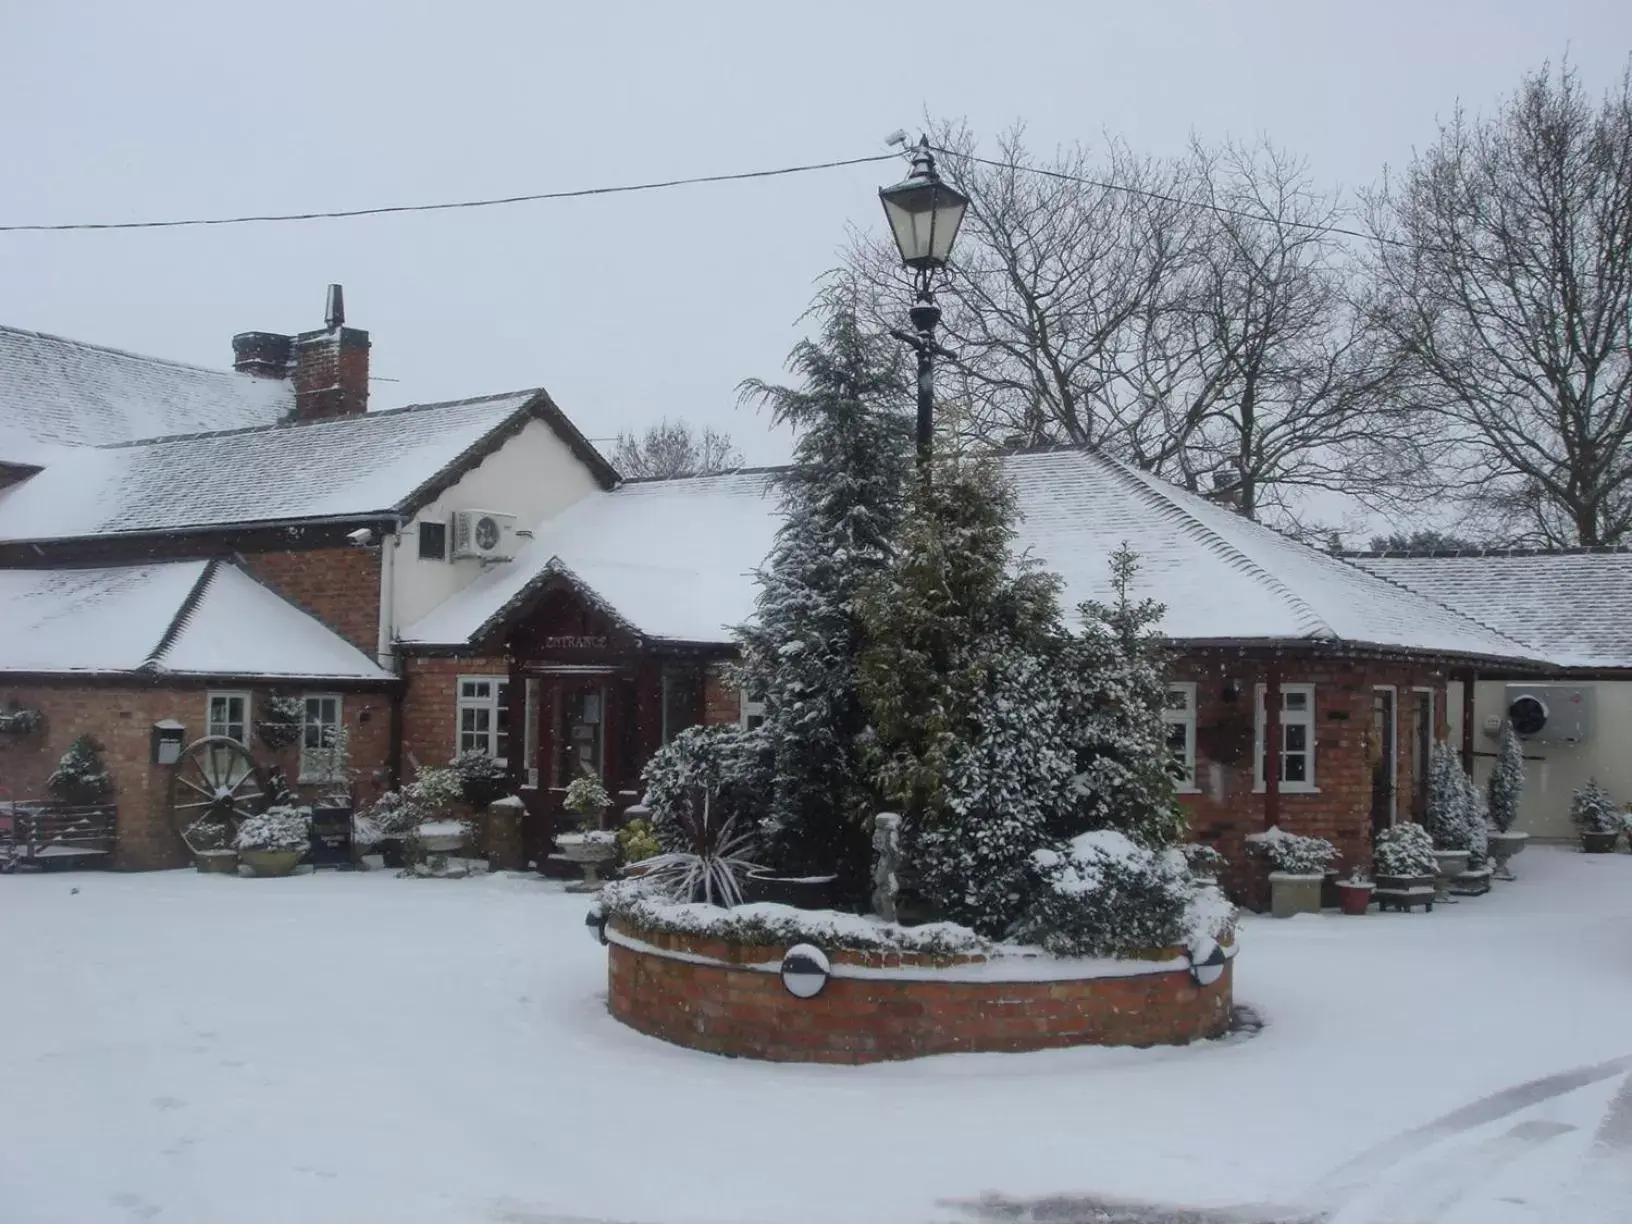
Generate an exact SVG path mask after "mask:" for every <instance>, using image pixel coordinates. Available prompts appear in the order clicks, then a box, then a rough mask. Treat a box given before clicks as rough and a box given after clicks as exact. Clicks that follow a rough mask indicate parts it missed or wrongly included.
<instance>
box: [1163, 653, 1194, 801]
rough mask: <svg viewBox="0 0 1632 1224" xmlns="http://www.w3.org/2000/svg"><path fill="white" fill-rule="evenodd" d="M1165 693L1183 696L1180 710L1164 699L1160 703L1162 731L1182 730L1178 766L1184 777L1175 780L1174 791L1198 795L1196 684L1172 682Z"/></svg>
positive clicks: (1182, 681) (1181, 681) (1183, 681)
mask: <svg viewBox="0 0 1632 1224" xmlns="http://www.w3.org/2000/svg"><path fill="white" fill-rule="evenodd" d="M1167 692H1168V693H1169V694H1171V693H1183V694H1184V709H1182V710H1175V709H1174V708H1173V707H1172V706H1170V705H1168V704H1167V699H1166V697H1164V698H1163V702H1162V727H1163V729H1164V731H1166V730H1171V729H1172V728H1173V727H1183V728H1184V756H1183V757H1182V758H1180V759H1179V764H1181V765H1183V766H1184V775H1183V776H1182V777H1180V778H1178V779H1177V780H1176V781H1177V785H1176V786H1175V787H1174V789H1175V790H1176V791H1177V792H1178V793H1179V794H1181V795H1199V794H1200V793H1201V789H1200V788H1199V787H1198V786H1197V785H1196V683H1195V681H1193V680H1174V681H1171V682H1170V683H1169V684H1168V686H1167Z"/></svg>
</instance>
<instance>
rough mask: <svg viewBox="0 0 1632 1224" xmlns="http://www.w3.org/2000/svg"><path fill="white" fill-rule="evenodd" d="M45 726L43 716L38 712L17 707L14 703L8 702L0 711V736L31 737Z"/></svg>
mask: <svg viewBox="0 0 1632 1224" xmlns="http://www.w3.org/2000/svg"><path fill="white" fill-rule="evenodd" d="M43 726H45V715H44V714H41V713H40V712H39V711H38V710H33V709H29V708H28V707H27V706H22V705H18V704H17V703H16V702H15V701H13V702H9V703H8V704H7V706H6V708H5V709H4V710H0V734H4V735H17V736H23V735H33V734H34V733H35V732H36V731H38V730H39V729H40V728H41V727H43Z"/></svg>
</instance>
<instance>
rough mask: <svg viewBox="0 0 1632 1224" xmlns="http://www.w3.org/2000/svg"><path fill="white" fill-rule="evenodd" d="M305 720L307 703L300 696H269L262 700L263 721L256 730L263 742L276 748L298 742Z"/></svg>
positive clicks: (257, 725)
mask: <svg viewBox="0 0 1632 1224" xmlns="http://www.w3.org/2000/svg"><path fill="white" fill-rule="evenodd" d="M305 722H306V703H305V702H304V701H302V700H301V699H300V698H299V697H267V698H266V699H264V700H263V701H262V702H261V721H260V722H259V723H258V724H256V727H255V731H256V734H258V735H259V736H260V737H261V743H263V744H265V745H266V746H267V747H268V748H271V749H273V750H276V749H279V748H287V747H289V745H291V744H293V743H296V742H297V741H298V740H299V739H300V735H301V730H302V728H303V727H304V726H305Z"/></svg>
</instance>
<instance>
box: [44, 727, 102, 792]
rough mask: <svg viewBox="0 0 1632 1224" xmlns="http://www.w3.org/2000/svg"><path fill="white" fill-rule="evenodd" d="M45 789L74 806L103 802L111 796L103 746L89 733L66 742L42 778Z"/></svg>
mask: <svg viewBox="0 0 1632 1224" xmlns="http://www.w3.org/2000/svg"><path fill="white" fill-rule="evenodd" d="M45 789H46V790H47V791H48V792H49V793H50V794H51V796H52V797H53V798H55V799H60V800H61V801H62V802H63V803H66V804H69V805H70V806H73V807H91V806H93V805H95V804H99V803H106V802H107V801H108V799H109V798H110V797H111V796H112V795H113V779H112V778H111V777H109V776H108V771H107V770H106V769H105V768H103V765H102V745H101V744H99V743H97V742H96V740H94V739H92V738H91V737H90V736H89V735H82V736H80V737H79V738H78V739H76V740H75V741H74V742H73V743H71V744H69V745H68V751H66V752H64V753H63V754H62V756H61V758H60V759H59V760H58V761H57V767H56V769H54V770H52V771H51V776H50V777H49V778H47V779H46V780H45Z"/></svg>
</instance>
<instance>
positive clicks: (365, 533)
mask: <svg viewBox="0 0 1632 1224" xmlns="http://www.w3.org/2000/svg"><path fill="white" fill-rule="evenodd" d="M346 539H348V540H350V541H351V542H352V543H353V544H355V545H356V546H357V547H358V548H367V547H368V546H369V545H370V544H372V543H374V529H373V528H372V527H359V528H357V530H356V531H348V532H346Z"/></svg>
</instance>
